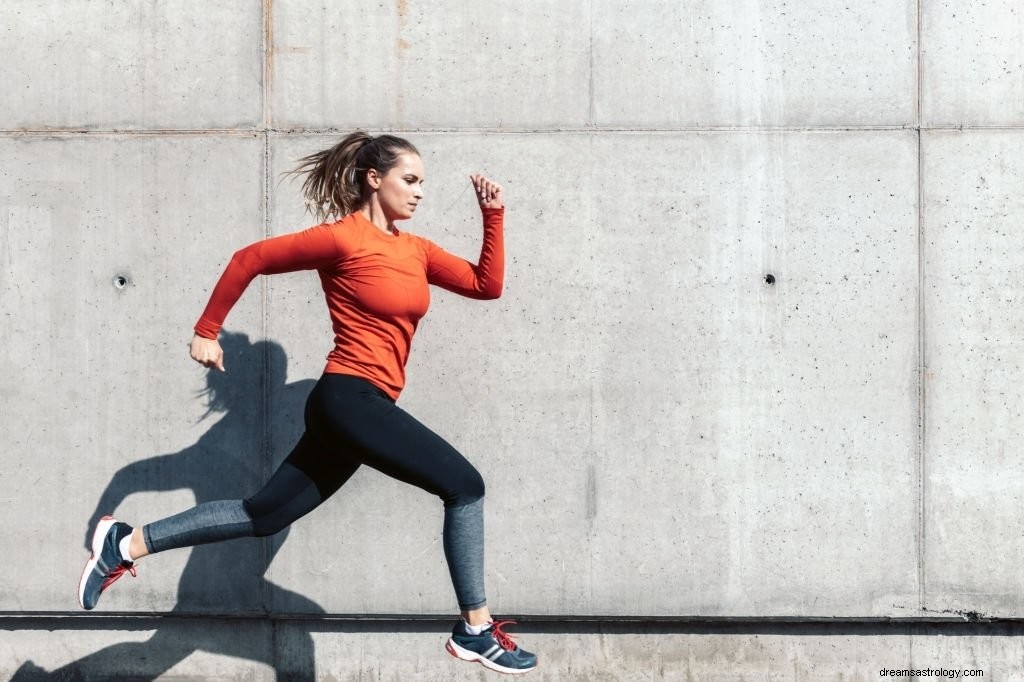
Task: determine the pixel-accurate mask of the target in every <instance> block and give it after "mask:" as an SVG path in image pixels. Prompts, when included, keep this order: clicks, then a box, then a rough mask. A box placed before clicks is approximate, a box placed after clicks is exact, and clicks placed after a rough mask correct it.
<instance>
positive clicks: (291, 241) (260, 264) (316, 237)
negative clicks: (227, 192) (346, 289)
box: [189, 225, 342, 371]
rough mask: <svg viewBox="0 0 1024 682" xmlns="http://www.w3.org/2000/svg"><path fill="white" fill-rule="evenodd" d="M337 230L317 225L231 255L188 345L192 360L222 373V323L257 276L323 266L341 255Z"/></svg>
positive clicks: (257, 243)
mask: <svg viewBox="0 0 1024 682" xmlns="http://www.w3.org/2000/svg"><path fill="white" fill-rule="evenodd" d="M338 232H339V231H338V230H335V229H333V228H332V227H331V226H330V225H317V226H316V227H311V228H309V229H308V230H304V231H302V232H296V233H294V234H286V235H282V236H280V237H271V238H270V239H264V240H263V241H259V242H256V243H255V244H250V245H249V246H247V247H245V248H244V249H240V250H238V251H236V252H235V254H234V255H233V256H232V257H231V262H229V263H228V266H227V268H225V269H224V274H222V275H221V276H220V279H219V280H218V281H217V285H216V286H215V287H214V288H213V293H211V294H210V300H209V302H208V303H207V304H206V309H205V310H204V311H203V314H202V316H200V318H199V321H198V322H196V325H195V336H193V337H192V343H191V344H189V354H190V355H191V356H192V359H193V360H195V361H196V362H198V363H199V364H201V365H203V366H204V367H209V368H216V369H219V370H221V371H224V353H223V351H222V350H221V347H220V344H219V343H218V342H217V335H218V334H219V333H220V329H221V327H222V326H223V325H224V320H225V319H226V318H227V316H228V313H229V312H230V311H231V308H232V307H234V305H235V303H237V302H238V299H239V298H241V297H242V294H243V293H244V292H245V290H246V288H247V287H248V286H249V283H250V282H251V281H252V280H253V279H254V278H255V277H256V276H257V275H274V274H278V273H282V272H295V271H297V270H313V269H316V268H320V267H323V266H326V265H328V264H330V263H332V262H333V261H335V260H337V259H338V258H339V257H341V255H342V249H341V248H340V246H339V244H338V240H337V238H336V237H337V234H338Z"/></svg>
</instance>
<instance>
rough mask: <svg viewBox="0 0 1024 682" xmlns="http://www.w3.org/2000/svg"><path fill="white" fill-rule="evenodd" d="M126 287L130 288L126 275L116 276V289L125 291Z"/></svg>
mask: <svg viewBox="0 0 1024 682" xmlns="http://www.w3.org/2000/svg"><path fill="white" fill-rule="evenodd" d="M126 286H128V278H127V277H125V276H124V275H115V276H114V288H116V289H124V288H125V287H126Z"/></svg>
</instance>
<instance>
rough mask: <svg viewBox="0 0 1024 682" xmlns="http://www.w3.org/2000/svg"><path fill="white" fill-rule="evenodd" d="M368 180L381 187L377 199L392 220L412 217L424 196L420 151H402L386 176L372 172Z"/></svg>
mask: <svg viewBox="0 0 1024 682" xmlns="http://www.w3.org/2000/svg"><path fill="white" fill-rule="evenodd" d="M367 180H368V181H369V183H370V187H372V188H374V189H376V190H377V201H378V202H380V207H381V210H383V211H384V216H385V217H386V218H387V219H388V222H391V221H394V220H408V219H409V218H411V217H412V214H413V212H414V211H415V210H416V206H418V205H419V203H420V200H421V199H423V160H422V159H421V158H420V156H419V154H413V153H411V152H407V153H404V154H400V155H399V156H398V163H396V164H395V165H394V166H392V167H391V170H389V171H388V172H387V173H385V174H384V175H383V176H380V175H378V174H377V173H376V172H375V171H370V172H369V173H368V174H367Z"/></svg>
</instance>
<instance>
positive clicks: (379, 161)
mask: <svg viewBox="0 0 1024 682" xmlns="http://www.w3.org/2000/svg"><path fill="white" fill-rule="evenodd" d="M406 152H409V153H413V154H417V155H418V154H419V152H418V151H417V150H416V147H414V146H413V145H412V143H411V142H409V141H408V140H405V139H403V138H401V137H395V136H394V135H379V136H377V137H374V136H373V135H370V134H369V133H366V132H363V131H356V132H354V133H350V134H348V135H346V136H345V139H343V140H342V141H341V142H339V143H338V144H336V145H334V146H333V147H331V148H330V149H324V150H323V151H319V152H316V153H315V154H310V155H309V156H304V157H303V158H301V159H299V165H298V166H296V167H295V168H294V169H293V170H291V171H289V174H292V173H294V174H299V175H303V174H304V175H305V176H306V179H305V180H304V181H303V183H302V194H303V195H304V196H305V197H306V210H307V211H309V212H310V213H312V214H313V215H315V216H316V218H317V220H322V221H326V220H328V219H330V218H334V219H335V220H340V219H341V218H343V217H345V216H347V215H348V214H349V213H353V212H355V211H357V210H359V209H360V208H362V206H363V204H364V203H366V200H367V198H368V196H369V192H368V188H367V186H366V171H368V170H369V169H371V168H373V169H375V170H376V171H377V172H378V173H380V174H381V175H385V174H386V173H387V172H388V171H389V170H391V168H392V167H393V166H394V165H395V164H396V163H398V156H399V155H400V154H402V153H406Z"/></svg>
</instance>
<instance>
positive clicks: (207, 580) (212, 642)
mask: <svg viewBox="0 0 1024 682" xmlns="http://www.w3.org/2000/svg"><path fill="white" fill-rule="evenodd" d="M220 342H221V347H222V348H223V349H224V355H225V366H226V367H227V368H229V372H228V373H223V372H219V371H216V370H212V371H210V372H208V373H207V388H206V390H205V391H204V392H203V395H204V396H205V397H206V399H207V407H208V409H207V412H206V414H205V415H203V418H204V419H206V418H209V417H211V416H213V415H215V414H217V413H223V418H222V419H220V420H219V421H218V422H217V423H216V424H214V425H213V426H212V427H211V428H210V429H209V430H208V431H207V432H206V433H205V434H204V435H203V436H202V437H201V438H200V439H199V440H198V441H197V442H196V443H195V444H194V445H192V446H190V447H187V448H185V449H184V450H181V451H180V452H176V453H172V454H166V455H159V456H156V457H151V458H149V459H144V460H140V461H138V462H134V463H132V464H129V465H127V466H126V467H124V468H123V469H121V470H120V471H118V472H117V473H116V474H115V475H114V478H113V479H112V480H111V481H110V483H109V484H108V485H107V488H106V490H104V491H103V494H102V495H100V499H99V501H98V503H97V505H96V511H95V512H94V513H93V516H92V518H91V519H90V520H89V524H88V527H87V530H86V534H85V546H86V551H87V552H88V551H89V549H88V548H89V545H90V540H91V529H92V528H94V527H95V524H96V522H97V521H98V520H99V518H100V517H101V516H103V515H104V514H109V513H113V512H114V511H115V510H116V509H117V508H118V506H119V505H120V504H121V502H122V501H123V500H124V499H125V497H127V496H128V495H131V494H133V493H139V492H152V491H166V490H181V489H187V490H191V491H192V492H193V493H194V495H195V500H196V503H203V502H211V501H215V500H225V499H240V498H245V497H248V496H249V495H251V494H253V493H254V492H256V490H257V489H258V488H259V486H261V485H262V483H263V482H264V481H265V480H266V479H267V478H268V477H269V474H270V471H269V469H268V468H267V462H266V461H265V459H264V457H262V453H261V452H258V451H257V452H253V451H251V450H249V449H248V448H246V447H245V446H244V444H246V443H252V444H257V445H256V446H255V447H259V446H258V444H259V443H260V442H261V440H262V436H263V434H262V433H254V430H255V429H259V428H260V425H261V424H262V423H263V417H262V414H263V401H262V400H261V393H260V389H261V386H260V384H261V383H262V381H261V380H262V378H264V377H265V380H266V390H267V391H268V395H270V397H271V404H272V405H273V406H274V410H273V414H272V415H271V416H270V417H269V419H270V424H269V426H270V428H271V432H272V433H274V434H275V437H274V439H273V440H274V441H276V442H282V443H284V442H287V443H294V442H297V441H298V438H299V436H300V435H301V433H302V428H303V421H302V414H303V407H304V404H305V400H306V397H307V396H308V395H309V392H310V391H311V390H312V389H313V386H314V384H315V382H314V381H313V380H305V381H300V382H296V383H293V384H287V383H286V376H287V357H286V356H285V353H284V349H283V348H282V347H281V346H280V345H279V344H277V343H273V342H269V341H261V342H258V343H251V342H250V341H249V337H248V336H246V335H245V334H238V333H224V334H222V335H221V338H220ZM278 434H279V435H278ZM286 454H287V453H274V458H275V461H274V462H273V463H272V464H274V465H276V464H277V462H278V461H280V459H283V457H284V456H285V455H286ZM152 520H155V519H145V521H152ZM129 521H131V520H130V519H129ZM287 534H288V530H287V529H286V530H284V531H282V532H281V533H279V534H278V535H276V536H274V537H273V538H267V539H265V540H259V539H254V538H242V539H238V540H230V541H227V542H220V543H215V544H210V545H201V546H197V547H194V548H192V549H191V550H190V551H191V555H190V556H189V559H188V563H187V564H186V566H185V569H184V571H183V572H182V575H181V580H180V582H179V583H178V601H177V604H176V605H175V608H174V610H173V613H175V614H185V613H190V614H196V613H202V612H210V611H211V609H213V610H214V612H219V613H224V612H231V613H246V612H249V613H256V614H259V613H267V612H268V611H271V610H274V611H285V612H291V613H301V614H311V615H312V614H320V613H323V612H324V610H323V608H322V607H320V606H319V605H318V604H316V603H315V602H313V601H312V600H310V599H308V598H307V597H304V596H302V595H300V594H297V593H295V592H292V591H290V590H286V589H284V588H281V587H279V586H277V585H275V584H273V583H271V582H270V581H268V580H267V579H266V577H265V575H264V574H265V573H266V571H267V568H268V567H269V566H270V563H271V561H273V558H274V555H275V554H276V553H277V550H278V549H279V548H280V547H281V545H282V543H283V541H284V539H285V538H286V537H287ZM172 551H174V550H172ZM154 560H155V561H159V558H158V557H153V558H152V559H145V560H143V561H142V562H140V564H139V566H140V579H142V578H144V575H143V571H145V566H146V564H147V562H149V561H154ZM122 580H130V579H129V578H123V579H122ZM131 582H133V583H134V581H131ZM118 587H121V589H125V588H135V589H139V588H140V585H139V584H131V585H122V586H118ZM114 589H117V588H114ZM192 632H193V633H194V636H191V637H190V636H183V632H182V629H181V627H180V626H179V627H175V628H171V627H169V626H168V627H163V628H160V627H158V629H157V632H156V634H155V635H153V637H152V638H151V639H149V640H148V641H146V642H124V643H119V644H113V645H111V646H109V647H107V648H105V649H103V650H101V651H97V652H96V653H94V654H91V655H89V656H86V657H84V658H82V659H80V660H77V661H74V662H72V663H69V664H68V665H66V666H64V667H63V668H61V669H59V670H55V671H52V672H50V673H45V671H42V670H41V669H39V668H37V667H34V666H32V665H31V664H30V663H29V664H26V665H25V666H22V670H23V671H24V672H25V673H27V674H26V675H24V676H23V679H61V680H76V679H89V680H93V679H96V680H99V679H121V678H125V676H126V675H127V676H128V677H130V679H132V680H151V679H155V678H157V677H159V676H160V675H161V674H163V673H165V672H166V671H167V670H169V669H170V668H171V667H172V666H174V665H176V664H177V663H179V662H180V661H182V660H184V659H185V658H186V657H187V656H189V655H190V654H192V653H193V652H194V651H197V650H203V651H209V652H212V653H217V654H224V655H226V656H233V657H237V658H243V659H248V660H252V661H257V662H260V663H265V664H267V665H269V666H271V667H275V660H274V656H275V651H274V649H275V647H273V646H267V642H266V641H264V639H263V638H261V637H252V636H246V635H245V634H244V633H241V632H239V633H237V636H230V635H229V636H223V637H213V636H211V634H212V633H210V632H207V631H206V630H205V629H203V628H196V629H195V630H193V631H192ZM300 639H301V641H300ZM300 639H296V640H295V641H294V646H295V648H294V649H293V648H290V649H289V659H290V660H291V661H294V662H295V664H297V665H295V668H297V669H296V670H294V671H293V672H291V674H290V675H289V679H306V678H307V677H308V679H312V678H313V674H314V672H313V671H314V670H315V666H314V652H313V642H312V638H311V637H310V636H309V635H308V633H307V635H306V637H305V638H300ZM293 665H294V664H293ZM29 671H31V672H29ZM15 679H18V676H17V675H16V676H15Z"/></svg>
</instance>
